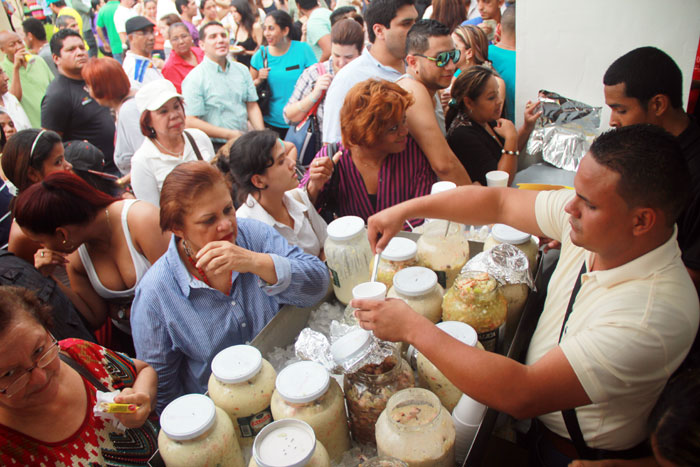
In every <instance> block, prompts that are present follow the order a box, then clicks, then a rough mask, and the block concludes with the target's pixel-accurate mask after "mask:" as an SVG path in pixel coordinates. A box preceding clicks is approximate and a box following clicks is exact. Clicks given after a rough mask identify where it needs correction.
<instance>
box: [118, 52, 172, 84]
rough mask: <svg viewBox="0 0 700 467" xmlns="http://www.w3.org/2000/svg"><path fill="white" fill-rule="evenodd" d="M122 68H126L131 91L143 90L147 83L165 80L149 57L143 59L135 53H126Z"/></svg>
mask: <svg viewBox="0 0 700 467" xmlns="http://www.w3.org/2000/svg"><path fill="white" fill-rule="evenodd" d="M122 68H124V72H125V73H126V76H128V77H129V82H130V83H131V89H141V86H143V85H144V84H146V83H150V82H151V81H155V80H158V79H163V75H161V74H160V71H158V69H157V68H156V67H155V66H154V65H153V62H151V60H150V59H149V58H148V57H142V56H141V55H136V54H135V53H133V52H127V53H126V56H125V57H124V63H122Z"/></svg>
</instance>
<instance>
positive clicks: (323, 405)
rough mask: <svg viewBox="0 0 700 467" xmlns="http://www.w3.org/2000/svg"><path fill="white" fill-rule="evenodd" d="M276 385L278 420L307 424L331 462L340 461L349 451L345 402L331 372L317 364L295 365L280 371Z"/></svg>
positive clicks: (274, 404)
mask: <svg viewBox="0 0 700 467" xmlns="http://www.w3.org/2000/svg"><path fill="white" fill-rule="evenodd" d="M275 386H276V390H275V392H274V394H273V395H272V416H273V417H274V419H275V420H282V419H286V418H294V419H296V420H302V421H304V422H306V423H308V424H309V425H310V426H311V427H312V428H313V430H314V432H315V433H316V438H317V439H318V440H319V441H320V442H321V443H323V446H324V447H325V448H326V450H327V451H328V455H329V456H330V458H331V459H340V457H342V455H343V453H344V452H345V451H347V450H348V449H350V433H349V430H348V420H347V417H346V415H345V400H344V399H343V393H342V391H341V389H340V385H338V383H337V382H336V381H335V379H333V378H331V377H330V375H329V373H328V370H326V369H325V368H324V367H323V366H321V365H320V364H318V363H316V362H310V361H303V362H297V363H293V364H291V365H289V366H288V367H286V368H285V369H283V370H282V371H280V373H279V375H278V376H277V381H276V384H275Z"/></svg>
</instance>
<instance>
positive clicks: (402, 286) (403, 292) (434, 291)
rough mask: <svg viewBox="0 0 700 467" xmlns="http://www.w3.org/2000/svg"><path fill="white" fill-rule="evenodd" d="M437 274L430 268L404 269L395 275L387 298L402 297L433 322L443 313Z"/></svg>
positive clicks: (441, 291) (440, 288)
mask: <svg viewBox="0 0 700 467" xmlns="http://www.w3.org/2000/svg"><path fill="white" fill-rule="evenodd" d="M443 293H444V290H443V288H442V287H440V284H438V280H437V274H435V272H434V271H431V270H430V269H428V268H424V267H421V266H414V267H410V268H406V269H403V270H401V271H399V272H398V273H396V275H395V276H394V284H393V287H392V288H391V289H389V292H388V293H387V298H400V299H401V300H403V301H404V302H406V303H408V306H410V307H411V308H413V310H414V311H415V312H416V313H418V314H421V315H423V316H425V317H426V318H428V319H429V320H430V321H432V322H433V323H437V322H438V321H440V316H441V315H442V295H443Z"/></svg>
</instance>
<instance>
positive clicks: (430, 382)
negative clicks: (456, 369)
mask: <svg viewBox="0 0 700 467" xmlns="http://www.w3.org/2000/svg"><path fill="white" fill-rule="evenodd" d="M437 327H439V328H440V329H442V330H443V331H445V332H446V333H447V334H449V335H450V336H452V337H454V338H455V339H457V340H458V341H460V342H463V343H465V344H467V345H469V346H471V347H475V346H476V344H477V343H478V342H479V341H478V338H477V335H476V331H475V330H474V328H472V327H471V326H469V325H468V324H465V323H462V322H459V321H443V322H441V323H438V324H437ZM416 366H417V368H418V383H419V385H420V386H421V387H423V388H425V389H429V390H430V391H432V392H433V394H435V395H436V396H437V397H438V399H440V403H441V404H442V406H443V407H445V408H446V409H447V410H448V411H449V412H452V409H454V408H455V406H456V405H457V403H458V402H459V398H460V397H462V391H460V390H459V389H458V388H457V386H455V385H454V384H452V382H451V381H450V380H449V379H447V378H446V377H445V375H443V374H442V372H441V371H440V370H438V369H437V367H436V366H435V365H433V363H432V362H431V361H430V360H428V359H427V358H425V356H424V355H423V354H422V353H420V352H416Z"/></svg>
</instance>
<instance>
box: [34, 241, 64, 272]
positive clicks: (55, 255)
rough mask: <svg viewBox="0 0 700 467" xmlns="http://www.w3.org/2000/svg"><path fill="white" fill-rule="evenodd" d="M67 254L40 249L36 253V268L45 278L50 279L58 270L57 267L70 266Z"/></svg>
mask: <svg viewBox="0 0 700 467" xmlns="http://www.w3.org/2000/svg"><path fill="white" fill-rule="evenodd" d="M66 256H67V255H66V254H64V253H60V252H58V251H53V250H49V249H48V248H39V249H38V250H37V251H36V253H34V267H35V268H37V269H38V270H39V272H40V273H41V274H42V275H43V276H44V277H49V276H50V275H51V274H53V272H54V271H55V270H56V266H60V265H62V264H68V259H66Z"/></svg>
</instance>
